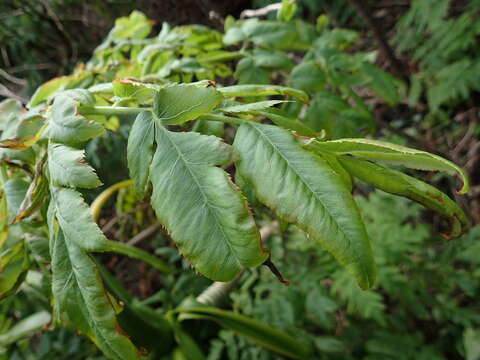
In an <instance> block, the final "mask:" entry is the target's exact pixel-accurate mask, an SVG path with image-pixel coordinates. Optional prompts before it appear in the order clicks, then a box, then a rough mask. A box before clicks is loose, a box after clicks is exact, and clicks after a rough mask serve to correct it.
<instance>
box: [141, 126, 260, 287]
mask: <svg viewBox="0 0 480 360" xmlns="http://www.w3.org/2000/svg"><path fill="white" fill-rule="evenodd" d="M155 131H156V134H155V141H156V143H157V149H156V151H155V155H154V158H153V162H152V164H151V167H150V179H151V182H152V185H153V194H152V200H151V201H152V206H153V208H154V209H155V212H156V214H157V217H158V219H159V221H160V222H161V223H162V224H163V225H164V226H165V227H166V228H167V230H168V231H169V232H170V233H171V236H172V239H173V240H174V241H175V242H176V243H177V245H178V247H179V250H180V252H181V253H182V254H183V255H184V256H185V257H187V258H188V259H189V260H190V261H191V262H192V264H193V265H194V266H195V268H196V269H197V270H198V271H199V272H201V273H202V274H203V275H205V276H206V277H208V278H210V279H212V280H218V281H229V280H232V279H233V278H234V277H235V275H236V274H238V272H239V271H240V270H241V268H242V266H246V267H250V266H257V265H260V264H261V263H263V262H264V261H265V260H266V259H267V257H268V254H267V252H266V251H265V250H264V249H263V248H262V246H261V242H260V235H259V233H258V230H257V228H256V226H255V223H254V220H253V218H252V215H251V214H250V212H249V210H248V205H247V202H246V201H245V199H244V197H243V196H242V194H241V193H240V192H239V191H238V189H237V188H236V187H235V185H234V184H233V183H232V182H231V180H230V178H229V176H228V174H227V173H226V172H225V171H223V170H222V169H220V168H218V167H216V166H215V165H223V164H226V163H228V162H229V161H230V157H231V149H230V147H229V145H227V144H224V143H223V142H221V140H220V139H219V138H216V137H214V136H205V135H200V134H198V133H193V132H191V133H182V132H180V133H175V132H170V131H168V130H167V129H165V128H164V127H163V126H161V125H158V126H157V125H156V130H155Z"/></svg>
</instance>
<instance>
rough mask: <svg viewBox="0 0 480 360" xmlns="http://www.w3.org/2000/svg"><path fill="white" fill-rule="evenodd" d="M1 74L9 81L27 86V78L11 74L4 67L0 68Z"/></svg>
mask: <svg viewBox="0 0 480 360" xmlns="http://www.w3.org/2000/svg"><path fill="white" fill-rule="evenodd" d="M0 76H3V77H4V78H5V79H7V80H8V81H10V82H12V83H14V84H17V85H21V86H25V85H27V80H25V79H20V78H18V77H16V76H13V75H11V74H9V73H8V72H6V71H5V70H3V69H0Z"/></svg>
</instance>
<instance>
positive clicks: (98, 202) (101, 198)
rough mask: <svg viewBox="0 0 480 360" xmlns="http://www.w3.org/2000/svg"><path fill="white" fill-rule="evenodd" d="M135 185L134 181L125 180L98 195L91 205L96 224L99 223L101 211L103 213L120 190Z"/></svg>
mask: <svg viewBox="0 0 480 360" xmlns="http://www.w3.org/2000/svg"><path fill="white" fill-rule="evenodd" d="M132 184H133V181H132V180H124V181H120V182H119V183H116V184H114V185H112V186H110V187H109V188H107V189H105V190H104V191H102V192H101V193H100V195H98V196H97V197H96V198H95V200H94V201H93V202H92V205H90V211H91V213H92V219H93V221H94V222H97V220H98V218H99V217H100V211H102V208H103V206H104V205H105V203H106V202H107V201H108V200H109V199H110V198H111V197H112V196H113V194H115V192H117V191H118V190H120V189H122V188H125V187H128V186H131V185H132Z"/></svg>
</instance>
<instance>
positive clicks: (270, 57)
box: [252, 49, 293, 69]
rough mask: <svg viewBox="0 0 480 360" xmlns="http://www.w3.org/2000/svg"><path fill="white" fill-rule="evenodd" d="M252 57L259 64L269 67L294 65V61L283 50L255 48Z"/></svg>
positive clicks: (278, 67)
mask: <svg viewBox="0 0 480 360" xmlns="http://www.w3.org/2000/svg"><path fill="white" fill-rule="evenodd" d="M252 57H253V59H254V61H255V64H256V65H257V66H261V67H264V68H269V69H281V68H286V69H289V68H291V67H292V66H293V61H292V60H290V58H289V57H288V55H287V54H286V53H285V52H282V51H274V50H263V49H254V50H253V51H252Z"/></svg>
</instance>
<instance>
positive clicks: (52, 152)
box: [48, 142, 102, 189]
mask: <svg viewBox="0 0 480 360" xmlns="http://www.w3.org/2000/svg"><path fill="white" fill-rule="evenodd" d="M48 169H49V175H50V181H51V183H52V184H53V185H57V186H66V187H72V188H87V189H89V188H96V187H98V186H100V185H102V182H101V181H100V179H99V178H98V176H97V174H96V173H95V170H94V169H93V168H92V167H90V165H88V164H87V163H86V160H85V151H84V150H77V149H74V148H72V147H70V146H67V145H63V144H56V143H52V142H50V143H49V144H48Z"/></svg>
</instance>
